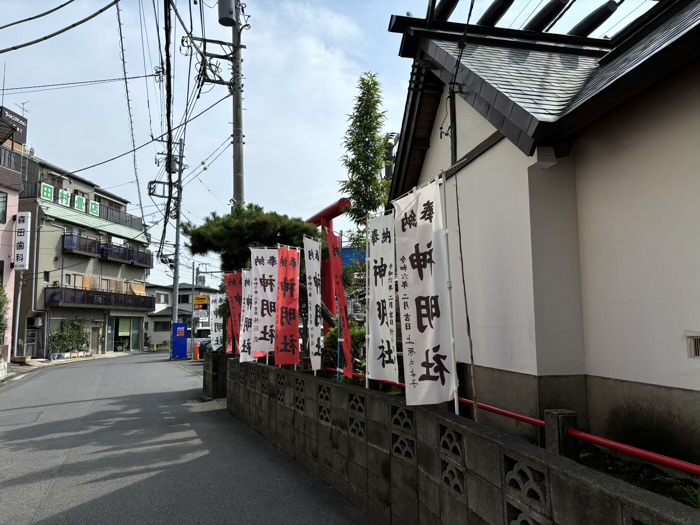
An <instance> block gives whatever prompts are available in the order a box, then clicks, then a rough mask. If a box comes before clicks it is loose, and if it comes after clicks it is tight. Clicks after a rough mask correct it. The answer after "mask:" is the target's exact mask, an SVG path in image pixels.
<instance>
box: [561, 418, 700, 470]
mask: <svg viewBox="0 0 700 525" xmlns="http://www.w3.org/2000/svg"><path fill="white" fill-rule="evenodd" d="M567 434H568V435H569V436H571V437H572V438H575V439H578V440H581V441H585V442H587V443H592V444H594V445H598V446H601V447H605V448H609V449H610V450H615V451H617V452H622V453H623V454H627V455H628V456H634V457H637V458H640V459H644V460H646V461H649V462H651V463H656V464H658V465H664V466H665V467H670V468H672V469H676V470H680V471H682V472H686V473H688V474H694V475H695V476H700V465H694V464H693V463H688V462H686V461H681V460H680V459H674V458H670V457H668V456H664V455H662V454H657V453H656V452H650V451H648V450H644V449H641V448H637V447H632V446H630V445H625V444H624V443H618V442H617V441H612V440H610V439H605V438H602V437H599V436H594V435H593V434H589V433H588V432H582V431H580V430H576V429H574V428H571V429H569V431H568V432H567Z"/></svg>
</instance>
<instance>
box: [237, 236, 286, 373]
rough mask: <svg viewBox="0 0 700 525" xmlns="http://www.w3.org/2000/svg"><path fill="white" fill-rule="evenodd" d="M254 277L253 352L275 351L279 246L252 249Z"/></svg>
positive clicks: (251, 261)
mask: <svg viewBox="0 0 700 525" xmlns="http://www.w3.org/2000/svg"><path fill="white" fill-rule="evenodd" d="M250 254H251V255H250V263H251V265H252V269H251V272H252V277H253V313H252V319H253V339H252V348H253V354H254V355H259V354H260V353H263V355H264V354H266V353H268V352H273V351H274V350H275V323H276V313H277V249H276V248H251V249H250ZM241 360H242V359H241Z"/></svg>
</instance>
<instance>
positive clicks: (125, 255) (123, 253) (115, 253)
mask: <svg viewBox="0 0 700 525" xmlns="http://www.w3.org/2000/svg"><path fill="white" fill-rule="evenodd" d="M101 250H102V258H103V259H106V260H108V261H116V262H123V263H127V264H133V265H135V266H143V267H144V268H153V254H152V253H151V252H149V251H148V250H139V249H138V248H134V247H131V246H119V245H117V244H108V243H103V244H102V245H101Z"/></svg>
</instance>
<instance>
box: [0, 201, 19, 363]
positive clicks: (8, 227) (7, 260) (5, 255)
mask: <svg viewBox="0 0 700 525" xmlns="http://www.w3.org/2000/svg"><path fill="white" fill-rule="evenodd" d="M0 190H1V191H3V192H5V193H7V214H6V215H7V220H6V221H5V223H4V224H0V257H2V260H3V261H4V264H3V268H4V270H3V275H2V283H3V286H4V287H5V294H6V295H7V299H8V300H9V302H8V305H7V322H8V325H9V326H8V328H7V330H6V331H5V340H3V339H2V338H1V337H0V345H2V344H5V343H7V345H8V346H9V347H10V349H11V348H12V337H13V335H14V327H13V324H12V323H13V319H14V316H15V303H14V300H15V282H16V281H17V280H16V279H15V274H16V273H17V272H16V271H15V270H14V269H13V268H12V266H11V265H12V262H13V260H14V247H15V228H16V225H17V224H16V223H15V221H14V220H13V219H12V217H13V216H14V215H17V212H18V199H19V197H18V195H19V194H18V193H17V191H15V190H14V189H11V188H5V187H0ZM0 355H1V354H0ZM8 355H9V354H8ZM0 359H1V358H0Z"/></svg>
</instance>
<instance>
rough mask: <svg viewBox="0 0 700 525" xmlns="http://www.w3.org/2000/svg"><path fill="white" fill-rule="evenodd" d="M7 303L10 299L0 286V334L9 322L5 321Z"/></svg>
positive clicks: (7, 326)
mask: <svg viewBox="0 0 700 525" xmlns="http://www.w3.org/2000/svg"><path fill="white" fill-rule="evenodd" d="M9 304H10V300H9V299H8V297H7V293H6V292H5V287H4V286H3V287H1V288H0V334H3V333H4V332H5V330H7V329H8V328H9V323H8V321H7V308H8V306H9Z"/></svg>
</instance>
